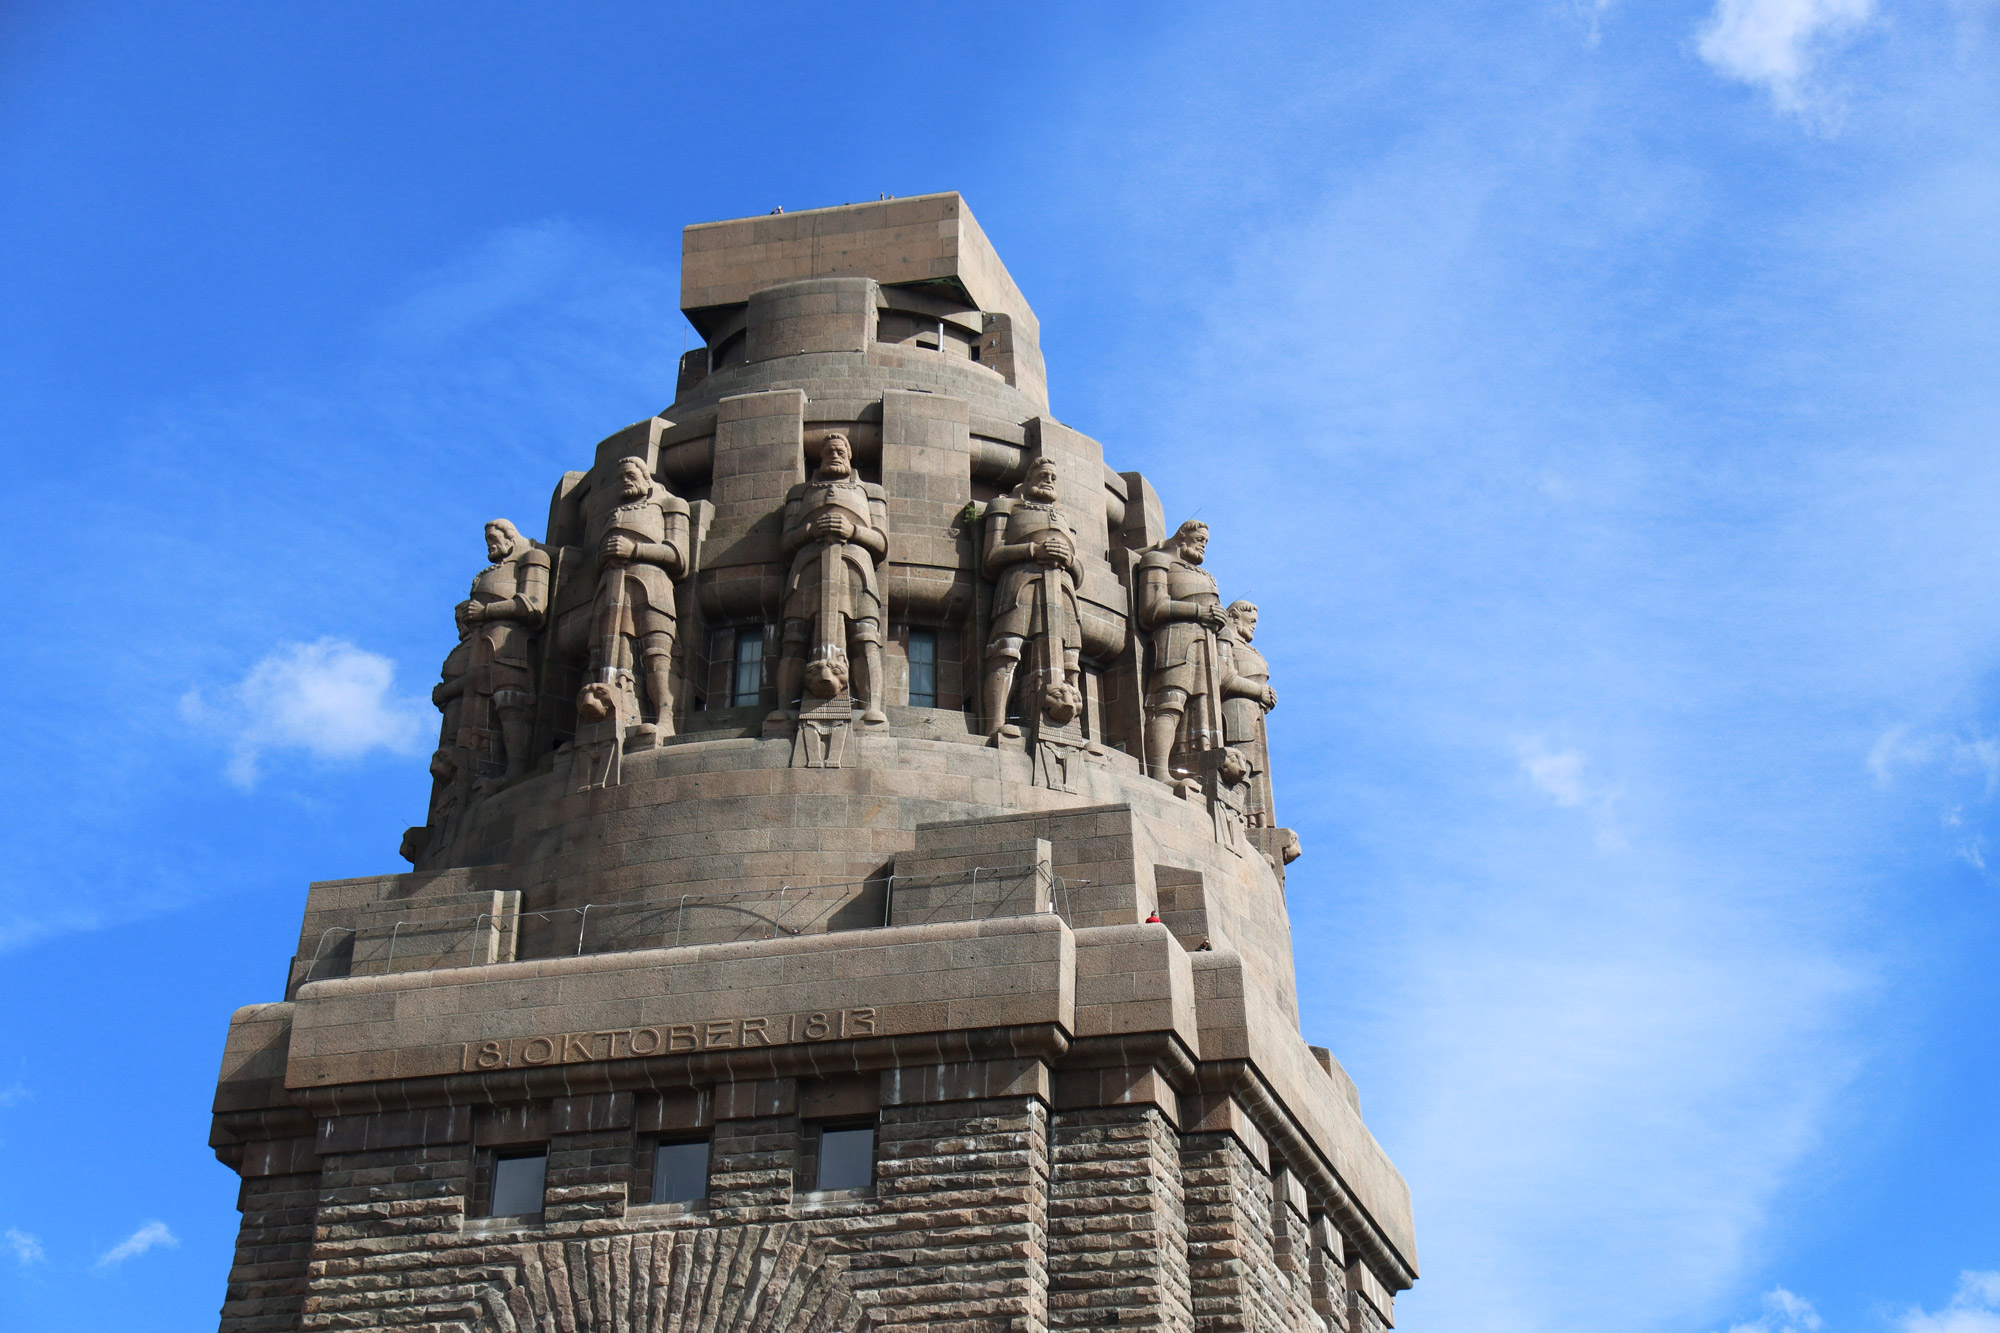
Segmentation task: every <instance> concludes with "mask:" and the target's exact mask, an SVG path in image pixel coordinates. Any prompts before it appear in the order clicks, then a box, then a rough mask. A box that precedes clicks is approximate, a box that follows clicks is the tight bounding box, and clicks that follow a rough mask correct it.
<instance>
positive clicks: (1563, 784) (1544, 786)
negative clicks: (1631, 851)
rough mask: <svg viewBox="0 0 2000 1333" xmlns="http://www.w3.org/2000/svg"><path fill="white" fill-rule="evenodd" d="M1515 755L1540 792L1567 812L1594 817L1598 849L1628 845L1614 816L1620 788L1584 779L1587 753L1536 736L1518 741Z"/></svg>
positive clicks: (1522, 769)
mask: <svg viewBox="0 0 2000 1333" xmlns="http://www.w3.org/2000/svg"><path fill="white" fill-rule="evenodd" d="M1514 752H1515V754H1516V755H1517V756H1518V757H1519V759H1520V762H1521V773H1522V775H1523V776H1524V777H1526V778H1527V780H1528V783H1529V785H1530V786H1532V787H1533V788H1534V789H1535V790H1536V791H1538V792H1540V793H1541V794H1542V795H1544V796H1546V797H1548V798H1549V799H1550V800H1552V801H1554V802H1555V803H1556V804H1557V805H1558V806H1560V807H1562V808H1563V809H1581V810H1583V811H1585V812H1586V813H1588V814H1589V815H1590V817H1591V822H1592V824H1593V825H1594V826H1595V828H1596V831H1597V844H1598V846H1600V847H1602V848H1604V849H1605V850H1607V851H1615V850H1617V849H1619V848H1622V847H1624V846H1625V845H1626V844H1625V835H1624V834H1623V833H1621V832H1620V831H1619V829H1618V825H1617V824H1616V823H1615V822H1614V821H1613V819H1612V817H1611V811H1612V806H1613V805H1614V804H1615V803H1616V801H1617V800H1618V792H1617V789H1616V788H1611V787H1601V786H1599V785H1597V784H1596V783H1594V782H1591V781H1590V780H1588V779H1587V778H1586V777H1585V776H1584V769H1585V767H1586V765H1587V763H1588V761H1587V759H1586V758H1585V756H1584V753H1583V751H1581V750H1576V749H1563V750H1555V749H1551V748H1549V744H1548V742H1547V741H1546V740H1544V739H1543V738H1541V737H1539V736H1536V737H1530V738H1528V739H1526V740H1519V741H1516V742H1515V743H1514Z"/></svg>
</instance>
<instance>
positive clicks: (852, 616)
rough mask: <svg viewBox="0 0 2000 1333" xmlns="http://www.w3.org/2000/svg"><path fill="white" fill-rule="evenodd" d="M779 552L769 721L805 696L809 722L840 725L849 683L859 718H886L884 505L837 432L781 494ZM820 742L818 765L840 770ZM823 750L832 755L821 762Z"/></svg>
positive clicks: (832, 746)
mask: <svg viewBox="0 0 2000 1333" xmlns="http://www.w3.org/2000/svg"><path fill="white" fill-rule="evenodd" d="M779 549H780V551H781V552H782V553H783V555H784V557H785V558H787V559H789V560H790V561H791V569H790V571H789V573H788V575H787V577H786V580H785V601H784V627H783V634H782V639H781V646H780V657H779V664H778V700H779V707H778V710H777V711H775V712H773V713H772V714H771V716H770V718H769V719H767V722H768V723H769V724H771V725H773V726H776V725H780V724H786V723H788V722H789V721H790V718H789V716H788V714H787V713H786V712H785V708H786V706H787V705H789V704H790V702H791V701H792V699H793V698H795V697H798V696H800V695H804V701H805V711H806V712H809V713H811V714H812V715H813V717H814V718H815V720H816V722H818V723H821V724H824V725H826V726H833V725H841V726H845V725H846V723H847V720H848V718H849V717H850V716H851V704H850V690H853V689H856V688H858V692H859V694H860V696H861V699H860V702H861V707H862V712H861V723H862V725H864V726H881V725H883V724H885V723H886V722H887V721H888V714H886V713H884V712H883V711H882V619H883V615H882V582H881V577H880V575H879V574H878V572H877V567H878V566H879V565H880V564H881V562H882V558H883V557H884V556H885V555H887V554H888V551H889V537H888V506H887V504H886V503H885V502H884V500H883V497H882V488H881V487H880V486H877V485H874V484H872V483H868V482H863V481H862V480H861V478H860V476H859V475H857V473H856V472H855V470H854V449H853V446H852V445H851V444H850V443H849V442H848V439H847V437H846V436H845V435H838V434H835V435H829V436H827V437H826V439H825V441H824V442H823V443H822V445H821V446H820V461H819V467H818V468H817V469H816V470H815V471H814V472H813V475H812V479H811V480H809V481H806V482H804V483H802V484H800V485H798V486H794V487H792V489H791V493H790V494H789V495H787V496H786V497H785V517H784V530H783V535H782V537H781V538H780V542H779ZM856 659H859V660H858V661H857V660H856ZM825 739H827V740H828V741H829V742H830V743H829V744H827V745H826V746H824V747H823V748H822V749H820V750H819V752H818V753H819V757H820V759H821V762H822V763H823V764H824V765H825V766H827V767H838V765H839V760H838V757H837V756H838V753H839V746H838V744H837V743H833V742H831V738H830V737H829V738H825ZM828 755H832V756H834V757H833V758H832V759H831V760H830V761H829V760H828V759H827V756H828ZM814 766H815V767H817V766H819V765H814Z"/></svg>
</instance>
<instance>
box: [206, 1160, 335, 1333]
mask: <svg viewBox="0 0 2000 1333" xmlns="http://www.w3.org/2000/svg"><path fill="white" fill-rule="evenodd" d="M267 1146H270V1147H289V1146H290V1145H275V1144H274V1145H267ZM299 1146H300V1147H302V1148H303V1149H304V1152H303V1153H302V1154H300V1156H301V1157H302V1159H303V1160H302V1161H301V1162H299V1163H288V1164H292V1165H302V1166H304V1167H306V1168H307V1169H304V1170H292V1171H286V1172H284V1173H282V1174H273V1175H262V1174H253V1173H252V1172H251V1171H245V1172H244V1176H243V1185H242V1188H241V1189H240V1190H239V1191H238V1193H237V1196H236V1208H237V1211H238V1212H240V1213H241V1214H242V1215H243V1228H242V1230H241V1231H239V1232H237V1235H236V1254H235V1259H234V1261H233V1262H232V1263H231V1264H230V1266H229V1285H228V1288H227V1289H226V1291H225V1293H224V1295H223V1300H222V1326H221V1333H289V1330H292V1329H296V1328H297V1327H298V1326H299V1315H300V1312H301V1310H302V1309H303V1307H304V1304H305V1296H306V1264H307V1261H308V1260H309V1259H310V1257H311V1254H312V1239H313V1219H314V1216H315V1214H316V1213H317V1211H318V1208H319V1163H318V1162H317V1160H315V1159H314V1157H313V1155H312V1143H311V1141H310V1140H305V1141H302V1142H301V1143H300V1145H299ZM291 1155H292V1154H290V1153H289V1152H288V1153H287V1154H286V1156H288V1157H289V1156H291Z"/></svg>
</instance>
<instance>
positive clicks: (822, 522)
mask: <svg viewBox="0 0 2000 1333" xmlns="http://www.w3.org/2000/svg"><path fill="white" fill-rule="evenodd" d="M812 532H813V536H815V537H817V538H819V539H820V540H821V541H829V542H844V541H846V540H848V539H849V538H850V537H852V536H853V535H854V520H853V519H851V518H849V517H848V516H847V515H845V514H843V513H841V512H840V511H839V510H831V511H829V512H827V513H824V514H820V515H818V516H817V517H815V518H814V519H813V521H812Z"/></svg>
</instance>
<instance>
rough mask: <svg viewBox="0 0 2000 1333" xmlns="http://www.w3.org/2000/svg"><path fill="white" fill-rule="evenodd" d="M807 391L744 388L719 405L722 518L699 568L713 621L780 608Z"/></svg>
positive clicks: (801, 476)
mask: <svg viewBox="0 0 2000 1333" xmlns="http://www.w3.org/2000/svg"><path fill="white" fill-rule="evenodd" d="M805 411H806V396H805V394H804V393H803V392H802V391H800V390H798V389H773V390H770V391H769V392H765V393H745V394H737V395H735V396H734V397H730V398H724V399H723V400H722V401H721V402H720V403H718V404H717V405H716V415H715V471H714V488H713V490H712V492H711V493H710V497H709V498H710V499H711V500H712V501H713V502H714V504H715V517H714V518H713V519H712V520H711V521H710V523H709V530H708V537H707V539H706V541H705V543H704V544H703V547H702V568H701V569H700V571H699V572H697V573H696V575H695V581H696V588H697V596H698V599H699V601H700V604H701V609H702V613H703V615H704V616H706V617H707V618H708V619H709V620H711V621H712V620H715V619H717V618H735V617H745V616H754V615H759V614H761V615H763V616H764V617H765V618H766V619H767V620H770V619H775V618H776V617H777V614H778V601H779V599H780V597H782V596H783V594H784V577H785V567H784V566H783V565H782V564H781V563H780V562H779V560H778V537H779V531H780V526H781V524H782V523H783V522H784V508H785V495H786V493H787V492H788V491H790V490H791V488H792V487H793V486H796V485H797V484H798V483H800V482H802V481H804V480H805V479H806V463H805V458H806V455H805Z"/></svg>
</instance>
